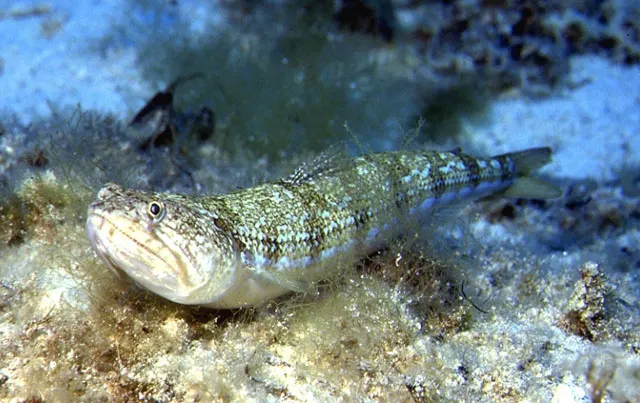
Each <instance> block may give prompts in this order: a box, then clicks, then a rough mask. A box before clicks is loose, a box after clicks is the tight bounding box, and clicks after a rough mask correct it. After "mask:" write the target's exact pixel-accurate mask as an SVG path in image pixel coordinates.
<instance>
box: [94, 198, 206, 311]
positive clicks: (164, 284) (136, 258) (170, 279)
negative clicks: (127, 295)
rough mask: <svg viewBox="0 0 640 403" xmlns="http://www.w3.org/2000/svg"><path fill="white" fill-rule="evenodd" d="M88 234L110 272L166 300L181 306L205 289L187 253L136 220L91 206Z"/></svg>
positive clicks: (202, 280)
mask: <svg viewBox="0 0 640 403" xmlns="http://www.w3.org/2000/svg"><path fill="white" fill-rule="evenodd" d="M86 234H87V237H88V239H89V241H90V242H91V245H92V246H93V248H94V250H95V251H96V253H97V254H98V255H99V256H100V258H101V259H102V260H103V261H104V262H105V263H106V265H107V267H109V269H110V271H112V272H114V273H116V275H117V276H118V277H125V278H130V279H132V280H133V281H135V283H136V284H138V285H139V286H141V287H142V288H146V289H148V290H150V291H152V292H154V293H156V294H159V295H161V296H162V297H164V298H167V299H170V300H172V301H175V302H180V301H179V300H181V299H184V298H185V296H186V297H188V296H189V295H190V294H191V293H192V292H193V291H194V290H195V289H197V288H199V287H200V286H202V285H203V282H204V279H202V278H194V274H193V270H192V269H191V264H190V262H189V261H188V255H187V253H186V252H185V251H184V250H182V249H181V248H178V247H176V245H173V244H170V243H167V240H166V237H165V236H163V235H162V234H158V233H155V231H150V230H149V229H148V228H147V227H146V226H145V225H144V223H143V222H139V221H137V220H136V219H134V218H129V217H124V216H123V215H119V214H118V213H114V214H111V213H108V212H107V213H105V212H104V211H102V210H101V209H100V208H95V207H94V206H93V205H91V206H89V210H88V214H87V221H86Z"/></svg>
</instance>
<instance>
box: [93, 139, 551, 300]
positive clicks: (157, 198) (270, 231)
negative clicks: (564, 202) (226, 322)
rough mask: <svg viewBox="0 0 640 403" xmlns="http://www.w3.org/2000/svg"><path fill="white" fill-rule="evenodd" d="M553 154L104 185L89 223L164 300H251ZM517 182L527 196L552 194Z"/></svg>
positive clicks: (105, 251) (360, 161)
mask: <svg viewBox="0 0 640 403" xmlns="http://www.w3.org/2000/svg"><path fill="white" fill-rule="evenodd" d="M550 156H551V151H550V150H549V149H548V148H538V149H531V150H525V151H522V152H519V153H512V154H505V155H501V156H496V157H493V158H488V159H477V158H474V157H471V156H468V155H465V154H463V153H461V152H460V151H459V150H454V151H451V152H439V151H424V152H389V153H380V154H370V155H364V156H360V157H355V158H346V157H339V156H332V155H327V154H323V155H321V156H319V157H318V158H315V159H313V160H312V161H311V162H309V163H308V164H304V165H302V166H301V167H299V168H298V169H297V170H296V171H295V172H294V173H293V174H292V175H291V176H289V177H288V178H286V179H282V180H278V181H275V182H271V183H266V184H263V185H260V186H256V187H252V188H248V189H244V190H240V191H237V192H234V193H230V194H226V195H220V196H208V197H190V196H183V195H174V194H163V193H151V192H142V191H136V190H125V189H122V188H121V187H119V186H118V185H115V184H107V185H105V186H104V187H103V188H102V190H100V192H99V193H98V197H97V200H96V201H95V202H94V203H92V204H91V206H90V207H89V212H88V218H87V233H88V236H89V239H90V240H91V242H92V244H93V245H94V248H95V249H96V251H97V252H98V254H99V255H100V256H101V257H102V258H103V259H104V260H105V261H106V262H107V263H108V265H109V266H110V267H111V268H113V269H115V270H117V271H120V270H122V271H124V272H125V273H126V274H128V275H129V276H131V277H132V278H133V279H134V280H135V281H136V282H138V283H139V284H140V285H142V286H143V287H146V288H148V289H150V290H151V291H153V292H156V293H158V294H160V295H162V296H163V297H165V298H168V299H170V300H172V301H175V302H179V303H185V304H201V305H207V306H212V307H220V308H228V307H240V306H244V305H255V304H259V303H262V302H264V301H266V300H268V299H271V298H273V297H275V296H278V295H281V294H283V293H285V292H287V291H289V290H292V289H298V288H299V287H298V285H300V284H302V283H304V282H307V283H309V282H312V281H314V280H317V279H319V278H322V277H323V276H324V275H325V274H327V273H328V272H329V271H330V269H331V267H329V266H335V265H336V264H337V262H339V261H340V259H341V258H345V257H347V256H356V257H357V256H360V255H363V254H366V253H369V252H371V251H372V250H375V248H378V247H380V245H381V244H383V243H384V242H385V241H386V240H388V237H389V236H394V235H397V233H398V232H399V231H401V230H402V227H403V226H402V225H401V223H402V222H404V221H403V220H406V219H414V218H415V219H424V218H425V216H426V215H428V213H429V212H431V211H433V209H434V208H435V207H436V206H437V205H442V204H450V203H455V202H458V201H461V200H467V199H471V200H472V199H477V198H480V197H483V196H486V195H489V194H492V193H495V192H500V191H506V192H507V193H508V190H507V189H509V188H510V187H511V188H515V186H512V185H514V184H515V183H517V181H519V179H518V178H519V177H521V176H523V175H526V174H527V173H528V172H529V171H530V170H532V169H535V168H538V167H540V166H542V165H544V164H546V163H547V162H548V161H549V160H550ZM522 179H529V178H522ZM522 179H520V180H522ZM523 183H525V184H526V186H521V189H520V190H519V191H522V193H523V195H524V196H525V197H526V196H540V197H553V196H555V195H556V194H555V193H554V190H553V189H552V188H550V187H549V186H546V187H545V186H544V185H541V184H540V183H538V182H523ZM536 186H539V187H540V188H539V189H540V191H537V190H536ZM512 194H517V192H512Z"/></svg>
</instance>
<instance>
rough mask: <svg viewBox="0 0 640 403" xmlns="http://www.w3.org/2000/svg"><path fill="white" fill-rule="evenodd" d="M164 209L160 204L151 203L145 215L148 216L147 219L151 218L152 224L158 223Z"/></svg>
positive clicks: (156, 202)
mask: <svg viewBox="0 0 640 403" xmlns="http://www.w3.org/2000/svg"><path fill="white" fill-rule="evenodd" d="M164 213H165V208H164V205H163V204H162V203H161V202H158V201H152V202H151V203H149V207H148V208H147V214H149V218H151V219H152V220H153V221H154V222H158V221H160V220H162V218H163V217H164Z"/></svg>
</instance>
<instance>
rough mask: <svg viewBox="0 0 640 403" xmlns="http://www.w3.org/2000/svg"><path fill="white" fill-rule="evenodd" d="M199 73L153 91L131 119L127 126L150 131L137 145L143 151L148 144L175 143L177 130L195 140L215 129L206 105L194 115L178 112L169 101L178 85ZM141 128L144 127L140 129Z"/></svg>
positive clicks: (167, 144) (160, 145)
mask: <svg viewBox="0 0 640 403" xmlns="http://www.w3.org/2000/svg"><path fill="white" fill-rule="evenodd" d="M202 77H203V74H201V73H194V74H191V75H188V76H185V77H179V78H177V79H176V80H174V81H173V82H172V83H171V84H169V85H168V86H167V88H166V89H165V90H163V91H159V92H157V93H156V94H155V95H154V96H153V97H152V98H151V99H150V100H149V101H148V102H147V103H146V104H145V105H144V106H143V107H142V108H141V109H140V110H139V111H138V113H136V115H135V116H134V117H133V119H131V122H130V123H129V126H130V127H135V128H137V129H140V130H145V131H150V132H151V134H150V135H149V136H148V137H147V138H146V139H144V140H143V141H142V142H141V143H140V144H139V145H138V149H139V150H141V151H147V150H148V149H150V148H158V147H165V146H170V145H172V144H173V143H175V141H176V138H177V137H178V134H179V132H183V131H186V132H187V134H190V135H191V136H193V137H195V138H196V140H198V141H199V142H202V141H205V140H207V139H209V138H210V137H211V136H212V135H213V133H214V131H215V113H214V112H213V111H212V110H211V109H209V108H208V107H202V108H201V109H200V111H199V112H198V113H197V114H195V115H189V114H184V113H182V114H178V113H176V111H175V108H174V105H173V99H174V95H173V94H174V92H175V91H176V88H177V87H178V85H180V84H183V83H185V82H187V81H191V80H193V79H196V78H202ZM143 128H145V129H143Z"/></svg>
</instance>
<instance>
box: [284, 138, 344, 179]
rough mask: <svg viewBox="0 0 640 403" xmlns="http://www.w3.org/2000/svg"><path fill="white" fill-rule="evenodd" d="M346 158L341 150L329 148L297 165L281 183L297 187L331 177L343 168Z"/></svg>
mask: <svg viewBox="0 0 640 403" xmlns="http://www.w3.org/2000/svg"><path fill="white" fill-rule="evenodd" d="M347 157H348V156H347V153H346V151H345V150H344V149H343V148H341V147H339V146H334V147H331V148H329V149H327V150H326V151H323V152H321V153H319V154H316V155H315V156H313V157H312V158H311V159H309V160H308V161H305V162H303V163H302V164H300V165H298V167H297V168H296V169H294V171H293V172H292V173H291V175H289V176H288V177H286V178H284V179H283V181H284V182H287V183H291V184H294V185H299V184H301V183H306V182H312V181H313V180H314V179H317V178H321V177H326V176H331V175H333V173H334V172H335V171H337V170H338V169H340V168H342V167H343V166H344V163H345V162H346V161H348V160H349V158H347Z"/></svg>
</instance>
